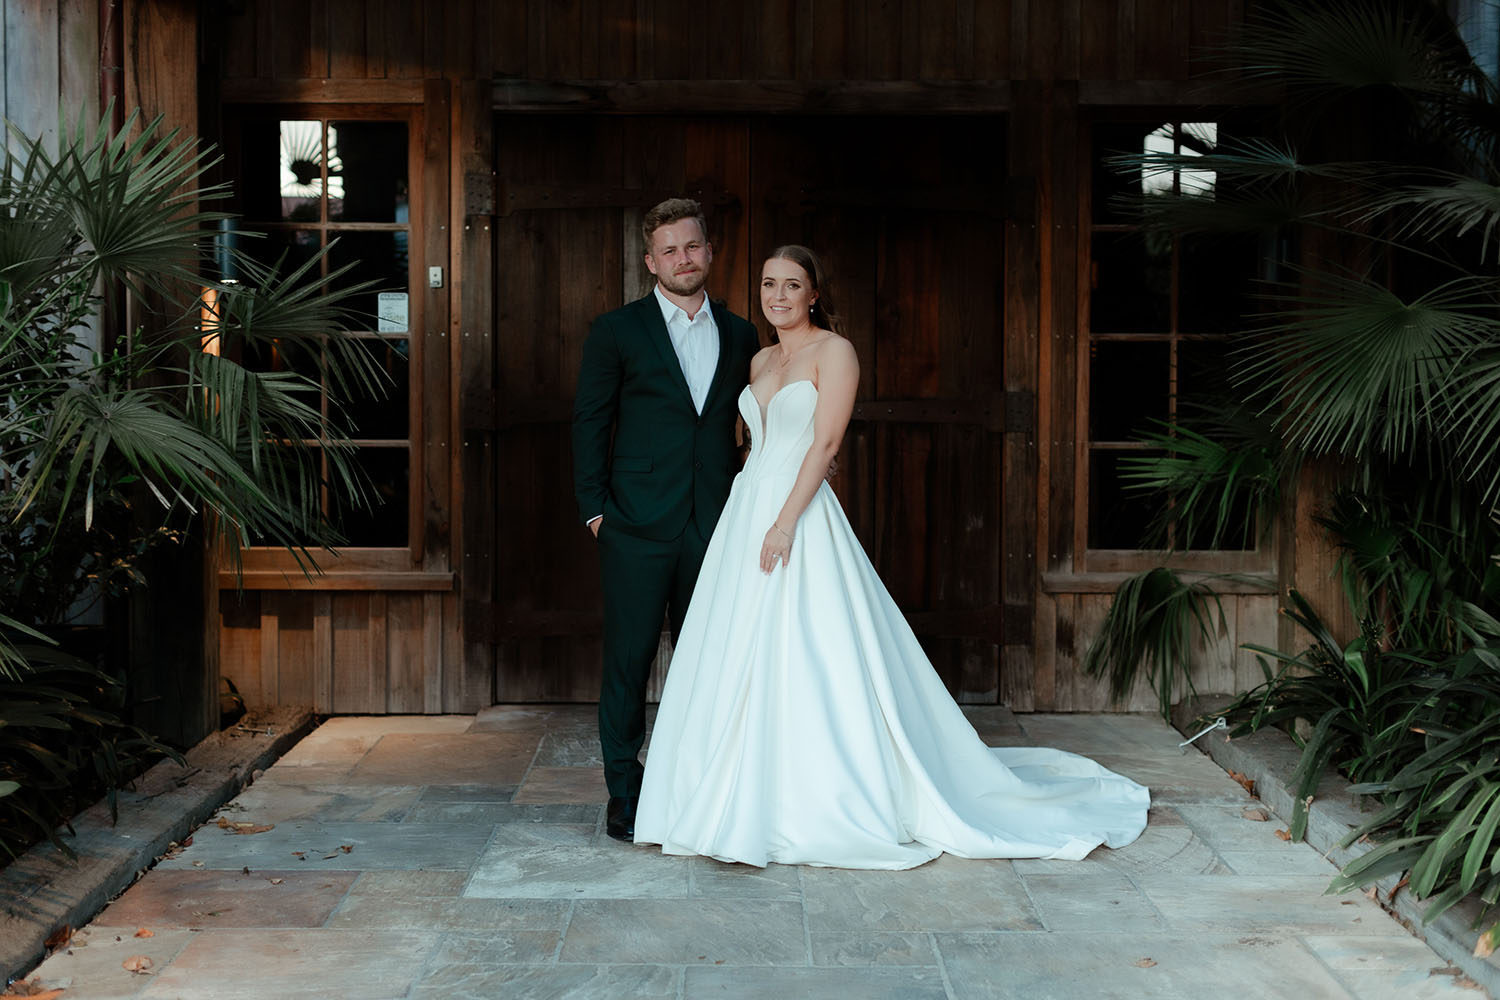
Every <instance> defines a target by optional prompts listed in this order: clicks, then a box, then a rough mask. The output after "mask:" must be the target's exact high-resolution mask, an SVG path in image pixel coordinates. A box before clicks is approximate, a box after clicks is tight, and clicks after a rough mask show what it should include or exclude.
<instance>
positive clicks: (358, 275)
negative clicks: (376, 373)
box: [328, 230, 407, 330]
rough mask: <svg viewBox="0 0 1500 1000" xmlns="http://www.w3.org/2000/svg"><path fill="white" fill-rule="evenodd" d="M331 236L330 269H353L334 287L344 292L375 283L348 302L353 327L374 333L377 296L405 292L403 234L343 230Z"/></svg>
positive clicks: (404, 237) (404, 246) (405, 249)
mask: <svg viewBox="0 0 1500 1000" xmlns="http://www.w3.org/2000/svg"><path fill="white" fill-rule="evenodd" d="M332 236H334V237H336V240H335V242H333V243H332V245H331V246H330V247H329V249H328V267H329V269H330V270H331V271H336V270H338V269H340V268H342V267H345V266H349V265H352V266H349V270H348V271H347V272H346V273H345V274H344V275H343V276H342V277H340V278H339V279H338V280H337V281H336V282H335V284H336V285H337V286H338V287H344V288H347V287H349V286H350V285H357V284H361V283H363V282H367V281H373V282H374V283H375V284H374V286H373V287H371V288H368V289H366V290H364V291H362V292H359V293H358V294H356V295H354V296H352V297H351V298H350V299H348V300H347V301H348V306H349V308H350V309H351V310H352V311H353V312H354V322H355V324H356V325H357V326H359V327H360V328H362V329H366V330H374V329H376V328H377V324H376V316H377V314H378V301H379V295H380V293H381V292H404V291H406V258H407V246H406V234H405V233H395V232H364V231H349V230H344V231H341V232H340V231H335V232H334V233H333V234H332Z"/></svg>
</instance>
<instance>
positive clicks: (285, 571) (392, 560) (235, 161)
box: [219, 103, 452, 590]
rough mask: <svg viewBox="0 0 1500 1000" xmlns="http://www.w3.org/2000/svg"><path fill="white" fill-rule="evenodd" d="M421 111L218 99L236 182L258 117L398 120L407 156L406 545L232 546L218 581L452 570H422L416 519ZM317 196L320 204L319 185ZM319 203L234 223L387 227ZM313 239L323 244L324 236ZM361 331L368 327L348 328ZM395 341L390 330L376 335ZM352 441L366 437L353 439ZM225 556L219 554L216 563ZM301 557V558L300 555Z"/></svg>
mask: <svg viewBox="0 0 1500 1000" xmlns="http://www.w3.org/2000/svg"><path fill="white" fill-rule="evenodd" d="M423 114H424V109H423V107H422V106H421V105H417V104H390V105H386V104H342V103H337V104H307V103H280V104H258V103H257V104H226V105H225V106H224V131H223V135H224V139H225V141H224V143H223V146H224V150H225V164H226V166H225V173H226V176H227V177H228V179H229V180H230V181H231V183H233V184H234V185H235V186H236V188H238V186H239V185H240V183H241V182H242V180H243V178H242V177H240V176H239V169H240V165H241V164H242V163H243V159H242V157H241V156H240V153H241V151H242V149H243V142H244V131H243V125H244V124H245V123H247V122H254V121H259V122H264V121H274V122H282V121H313V120H316V121H319V122H322V123H324V124H325V125H326V123H328V122H334V121H374V122H402V123H404V124H405V125H406V163H407V223H406V233H407V274H406V281H407V330H406V338H405V339H406V340H407V343H408V345H409V348H408V364H407V373H406V378H407V386H408V389H407V401H406V403H407V438H406V439H405V442H406V452H407V463H408V464H407V470H408V471H407V519H406V520H407V524H406V544H405V545H400V546H342V547H340V548H339V549H338V550H337V552H336V553H335V552H332V551H329V550H326V549H313V550H309V551H310V553H311V556H312V561H313V562H314V563H315V564H316V566H317V567H318V571H319V572H315V573H311V575H309V573H307V572H304V570H303V568H302V566H301V565H300V564H299V563H298V557H297V554H294V553H292V552H290V551H288V550H287V549H285V548H281V547H277V546H255V545H252V546H246V547H242V548H240V550H239V562H240V572H239V573H235V572H234V571H233V570H232V569H229V570H221V571H220V573H219V585H220V586H221V587H225V588H236V587H239V588H244V589H275V590H384V589H416V590H446V589H451V587H452V573H451V571H448V570H444V571H441V572H431V571H429V570H426V569H424V567H423V557H424V551H423V549H424V545H423V541H424V539H423V520H422V512H423V510H424V509H425V506H426V500H427V496H426V493H427V490H426V486H425V482H424V480H425V477H424V476H423V475H422V469H423V468H424V464H423V463H424V460H425V457H426V456H425V451H426V447H427V446H426V438H427V434H426V433H425V430H426V427H425V423H426V422H425V421H424V417H423V410H424V406H423V394H422V391H421V389H422V386H423V385H424V381H423V365H424V359H425V356H426V353H427V350H429V349H430V348H431V346H432V345H429V344H427V343H426V340H427V338H426V335H425V332H424V331H425V330H426V326H427V324H426V323H425V321H424V313H425V306H426V301H425V300H426V295H424V294H422V293H423V291H424V290H425V288H426V285H425V280H424V279H425V268H424V266H423V261H424V260H425V256H426V254H425V248H424V241H425V234H424V232H423V230H424V224H423V220H424V219H425V218H426V206H425V204H424V194H423V191H422V176H423V171H422V168H423V162H422V161H423V124H424V123H423ZM324 177H325V183H324V185H323V193H322V195H321V198H322V200H323V203H324V205H325V206H326V199H327V184H326V164H325V174H324ZM326 214H327V213H326V208H325V209H324V210H323V211H321V212H320V219H319V220H318V221H316V222H311V223H309V222H304V221H296V222H293V221H280V220H262V219H252V218H249V217H248V216H241V218H240V219H239V222H240V224H241V225H243V226H244V227H245V228H247V229H249V230H251V231H255V232H261V231H264V232H289V231H292V230H298V229H303V230H305V229H313V230H315V231H318V232H339V231H345V230H348V231H381V232H388V231H393V227H392V225H391V224H390V223H361V222H342V221H337V220H330V219H327V218H326ZM321 245H326V241H324V242H323V243H322V244H321ZM356 332H357V333H359V334H360V335H361V336H363V335H364V334H365V333H367V332H368V333H370V334H371V335H372V336H376V334H375V332H374V331H363V330H361V331H356ZM380 339H385V340H398V339H400V338H397V337H385V338H380ZM355 440H356V441H366V439H360V438H356V439H355ZM399 440H400V439H374V438H371V439H368V440H367V442H366V443H363V444H361V445H360V447H361V448H365V447H390V445H391V443H392V442H395V441H399ZM232 559H233V555H232V554H228V553H226V554H225V556H224V557H222V558H221V562H227V561H229V560H232ZM303 559H304V561H305V560H306V557H305V556H304V557H303Z"/></svg>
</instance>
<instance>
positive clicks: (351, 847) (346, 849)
mask: <svg viewBox="0 0 1500 1000" xmlns="http://www.w3.org/2000/svg"><path fill="white" fill-rule="evenodd" d="M339 850H341V851H343V852H344V853H345V854H348V853H349V852H350V851H352V850H354V845H353V844H342V845H340V847H339Z"/></svg>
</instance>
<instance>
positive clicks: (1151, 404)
mask: <svg viewBox="0 0 1500 1000" xmlns="http://www.w3.org/2000/svg"><path fill="white" fill-rule="evenodd" d="M1169 359H1170V354H1169V353H1168V346H1167V344H1166V343H1165V342H1164V341H1146V342H1132V341H1115V340H1096V341H1094V342H1093V343H1091V344H1090V345H1089V440H1091V441H1126V440H1129V439H1130V437H1131V435H1132V434H1133V433H1134V432H1136V431H1140V430H1144V429H1145V428H1146V427H1147V426H1148V421H1150V420H1151V419H1152V418H1155V419H1157V420H1165V419H1167V414H1168V410H1167V401H1168V397H1169V395H1170V393H1169V390H1170V389H1171V383H1170V381H1169V380H1168V376H1169V375H1170V371H1169V370H1168V363H1169Z"/></svg>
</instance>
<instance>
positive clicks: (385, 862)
mask: <svg viewBox="0 0 1500 1000" xmlns="http://www.w3.org/2000/svg"><path fill="white" fill-rule="evenodd" d="M489 836H490V831H489V830H488V829H486V828H485V827H483V826H472V825H466V824H454V823H349V822H334V823H320V822H317V821H316V820H295V821H293V822H290V823H278V824H276V826H275V828H274V829H271V830H267V831H266V832H265V833H257V834H251V835H248V836H246V835H242V834H233V833H230V832H228V831H227V830H220V829H218V828H217V827H204V828H203V829H201V830H200V831H199V832H198V833H197V834H196V835H194V837H193V846H192V847H190V848H188V849H187V850H185V851H183V852H182V854H180V855H178V856H177V857H174V858H167V859H164V860H163V861H162V862H161V866H160V867H161V868H163V869H168V870H170V869H181V868H195V867H196V868H227V869H232V870H238V869H240V868H243V867H248V868H250V869H251V870H252V871H259V870H261V869H275V870H278V871H279V870H281V869H283V868H297V869H303V868H305V869H308V870H312V871H319V870H321V871H344V870H354V871H368V870H370V869H373V868H437V869H451V870H465V869H467V868H469V866H471V865H472V864H473V863H474V860H475V858H477V857H478V856H479V853H480V852H481V851H482V850H484V845H485V844H486V843H487V842H488V841H489ZM346 847H347V848H348V850H347V851H346V850H345V849H344V848H346Z"/></svg>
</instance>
